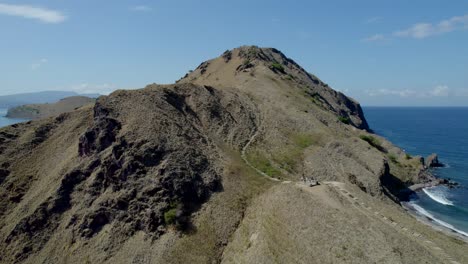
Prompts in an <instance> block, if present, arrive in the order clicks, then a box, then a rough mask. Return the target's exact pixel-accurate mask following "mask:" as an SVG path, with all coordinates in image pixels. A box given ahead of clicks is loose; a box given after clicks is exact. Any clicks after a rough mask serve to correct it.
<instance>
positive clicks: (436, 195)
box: [422, 187, 453, 205]
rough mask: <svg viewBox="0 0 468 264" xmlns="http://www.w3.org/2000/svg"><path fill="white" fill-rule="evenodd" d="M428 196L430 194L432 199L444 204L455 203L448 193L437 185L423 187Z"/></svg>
mask: <svg viewBox="0 0 468 264" xmlns="http://www.w3.org/2000/svg"><path fill="white" fill-rule="evenodd" d="M422 190H423V192H424V193H425V194H427V196H429V197H430V198H431V199H432V200H434V201H436V202H438V203H440V204H443V205H453V202H452V201H450V200H449V199H447V195H446V194H445V192H444V191H443V190H441V189H438V188H437V187H429V188H423V189H422Z"/></svg>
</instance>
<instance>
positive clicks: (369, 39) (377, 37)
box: [362, 34, 385, 42]
mask: <svg viewBox="0 0 468 264" xmlns="http://www.w3.org/2000/svg"><path fill="white" fill-rule="evenodd" d="M384 39H385V36H384V35H382V34H375V35H372V36H370V37H367V38H364V39H362V41H364V42H374V41H381V40H384Z"/></svg>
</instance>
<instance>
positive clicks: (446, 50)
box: [0, 0, 468, 106]
mask: <svg viewBox="0 0 468 264" xmlns="http://www.w3.org/2000/svg"><path fill="white" fill-rule="evenodd" d="M241 45H257V46H260V47H275V48H277V49H279V50H281V51H282V52H283V53H285V54H286V55H287V56H288V57H290V58H292V59H294V60H295V61H296V62H298V63H299V64H300V65H301V66H303V67H304V68H305V69H306V70H308V71H309V72H311V73H313V74H315V75H317V76H318V77H319V78H320V79H322V80H323V81H324V82H326V83H328V84H329V85H330V86H331V87H333V88H334V89H336V90H339V91H341V92H343V93H345V94H346V95H349V96H351V97H353V98H355V99H356V100H358V101H359V102H360V103H361V104H362V105H365V106H468V1H466V0H463V1H462V0H450V1H446V0H445V1H442V0H424V1H420V0H412V1H407V0H391V1H390V0H389V1H385V0H353V1H349V0H342V1H337V0H329V1H312V0H308V1H306V0H301V1H299V0H298V1H294V0H291V1H284V0H281V1H277V0H257V1H254V0H249V1H246V0H236V1H231V0H226V1H219V0H180V1H176V0H167V1H163V0H158V1H149V0H142V1H137V0H99V1H96V0H80V1H63V0H42V1H39V0H28V1H23V0H14V1H13V0H9V1H3V0H0V72H1V73H2V74H1V75H0V95H6V94H14V93H22V92H34V91H44V90H70V91H76V92H78V93H95V92H98V93H102V94H106V93H109V92H111V91H113V90H115V89H133V88H141V87H144V86H145V85H147V84H150V83H161V84H164V83H173V82H174V81H175V80H177V79H179V78H180V77H181V76H183V75H185V73H187V72H188V71H189V70H191V69H194V68H196V67H197V66H198V65H199V64H200V63H201V62H202V61H205V60H207V59H210V58H214V57H217V56H219V55H220V54H221V53H223V51H225V50H227V49H232V48H235V47H238V46H241Z"/></svg>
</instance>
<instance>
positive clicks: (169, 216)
mask: <svg viewBox="0 0 468 264" xmlns="http://www.w3.org/2000/svg"><path fill="white" fill-rule="evenodd" d="M176 214H177V209H176V208H171V209H169V210H168V211H166V212H164V222H165V223H166V224H167V225H174V224H175V222H176Z"/></svg>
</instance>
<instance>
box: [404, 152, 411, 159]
mask: <svg viewBox="0 0 468 264" xmlns="http://www.w3.org/2000/svg"><path fill="white" fill-rule="evenodd" d="M405 158H406V159H407V160H410V159H412V158H413V157H411V155H410V154H408V153H406V154H405Z"/></svg>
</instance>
